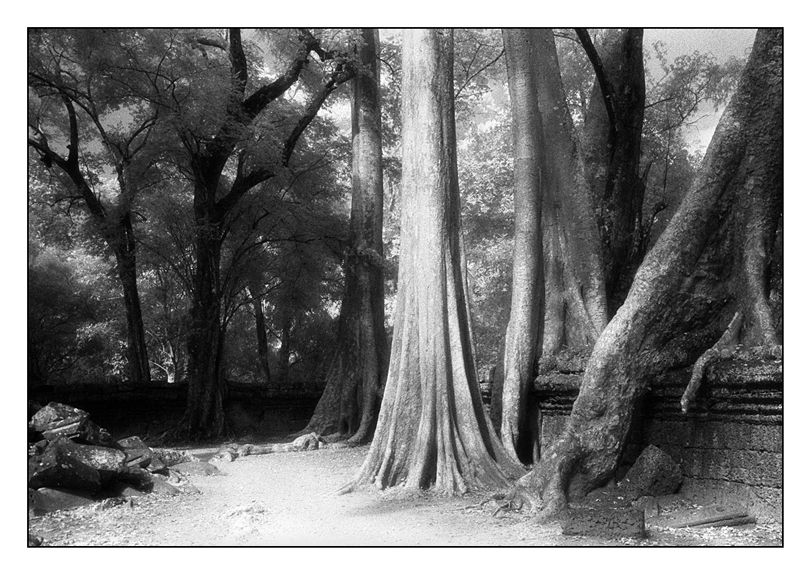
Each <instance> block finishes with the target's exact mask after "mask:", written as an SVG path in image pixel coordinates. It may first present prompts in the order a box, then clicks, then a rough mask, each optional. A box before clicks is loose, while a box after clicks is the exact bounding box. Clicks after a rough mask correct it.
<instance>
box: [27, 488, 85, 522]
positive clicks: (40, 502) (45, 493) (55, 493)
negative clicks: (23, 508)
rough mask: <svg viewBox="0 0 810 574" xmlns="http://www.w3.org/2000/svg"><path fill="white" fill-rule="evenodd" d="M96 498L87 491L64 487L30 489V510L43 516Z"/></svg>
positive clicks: (36, 514)
mask: <svg viewBox="0 0 810 574" xmlns="http://www.w3.org/2000/svg"><path fill="white" fill-rule="evenodd" d="M94 502H96V501H95V499H93V497H92V496H88V495H87V494H86V493H83V492H80V491H76V490H68V489H63V488H40V489H38V490H34V489H30V488H29V489H28V510H31V511H33V513H34V515H35V516H42V515H43V514H48V513H49V512H54V511H56V510H65V509H67V508H75V507H77V506H87V505H88V504H93V503H94Z"/></svg>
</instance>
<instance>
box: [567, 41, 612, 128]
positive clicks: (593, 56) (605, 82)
mask: <svg viewBox="0 0 810 574" xmlns="http://www.w3.org/2000/svg"><path fill="white" fill-rule="evenodd" d="M574 30H575V31H576V33H577V37H579V42H580V43H581V44H582V47H583V48H584V49H585V53H586V54H587V55H588V59H589V60H590V61H591V65H592V66H593V70H594V72H595V73H596V80H597V82H598V83H599V88H600V91H601V92H602V98H603V99H604V100H605V108H606V109H607V116H608V123H609V124H610V134H611V141H613V138H615V136H616V133H617V127H616V108H615V104H614V102H615V100H616V91H615V90H614V88H613V85H612V84H611V83H610V80H609V79H608V77H607V74H606V73H605V67H604V66H603V65H602V59H601V58H600V57H599V53H598V52H597V51H596V48H595V47H594V45H593V42H592V41H591V36H590V34H588V30H587V29H586V28H574Z"/></svg>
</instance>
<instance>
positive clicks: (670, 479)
mask: <svg viewBox="0 0 810 574" xmlns="http://www.w3.org/2000/svg"><path fill="white" fill-rule="evenodd" d="M681 482H683V474H682V473H681V468H680V466H678V463H676V462H675V461H674V460H673V459H672V457H670V456H669V455H668V454H667V453H665V452H664V451H663V450H661V449H660V448H658V447H657V446H655V445H649V446H648V447H647V448H645V449H644V451H643V452H642V453H641V455H640V456H639V457H638V459H636V462H635V463H634V464H633V466H632V467H630V470H628V471H627V474H626V475H625V477H624V479H623V480H622V481H621V482H620V483H619V488H620V489H622V490H624V491H625V492H626V493H627V496H628V498H629V499H630V500H636V499H638V498H641V497H642V496H662V495H665V494H672V493H673V492H675V491H677V490H678V487H679V486H680V485H681Z"/></svg>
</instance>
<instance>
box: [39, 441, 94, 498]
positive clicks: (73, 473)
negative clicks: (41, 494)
mask: <svg viewBox="0 0 810 574" xmlns="http://www.w3.org/2000/svg"><path fill="white" fill-rule="evenodd" d="M63 441H64V442H70V441H68V440H67V439H58V440H56V441H54V442H51V443H50V444H48V446H47V447H46V449H45V452H43V453H42V454H41V455H38V456H33V457H31V458H30V459H28V486H29V487H30V488H35V489H37V488H42V487H46V486H47V487H52V488H69V489H74V490H80V491H84V492H97V491H98V490H99V489H100V488H101V484H102V480H101V476H100V475H99V472H98V471H97V470H96V469H94V468H92V467H91V466H89V465H88V464H86V463H85V462H83V461H82V460H79V459H77V458H76V457H75V456H74V455H72V454H71V453H70V452H69V451H68V450H67V449H65V448H62V442H63Z"/></svg>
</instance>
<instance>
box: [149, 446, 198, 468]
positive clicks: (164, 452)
mask: <svg viewBox="0 0 810 574" xmlns="http://www.w3.org/2000/svg"><path fill="white" fill-rule="evenodd" d="M152 454H153V456H154V457H155V458H156V459H158V460H159V461H160V462H162V463H163V464H164V465H165V466H174V465H175V464H179V463H181V462H191V461H195V460H198V459H197V457H195V456H194V455H192V454H190V453H189V452H187V451H184V450H174V449H170V448H153V449H152Z"/></svg>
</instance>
